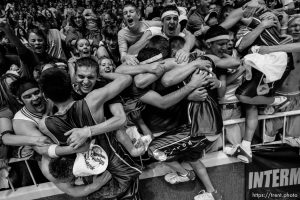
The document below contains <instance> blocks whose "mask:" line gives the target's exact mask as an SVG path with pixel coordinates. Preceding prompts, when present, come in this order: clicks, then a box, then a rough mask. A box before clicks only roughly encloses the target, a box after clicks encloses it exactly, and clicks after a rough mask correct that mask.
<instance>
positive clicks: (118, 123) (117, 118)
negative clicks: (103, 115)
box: [65, 103, 126, 149]
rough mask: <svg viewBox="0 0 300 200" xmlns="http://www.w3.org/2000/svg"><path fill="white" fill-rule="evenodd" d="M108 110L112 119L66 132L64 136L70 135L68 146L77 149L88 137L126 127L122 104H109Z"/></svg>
mask: <svg viewBox="0 0 300 200" xmlns="http://www.w3.org/2000/svg"><path fill="white" fill-rule="evenodd" d="M109 109H110V111H111V113H112V115H113V117H111V118H109V119H107V120H106V121H104V122H102V123H99V124H97V125H94V126H89V127H83V128H74V129H72V130H70V131H68V132H66V133H65V135H66V136H67V135H70V136H69V137H68V140H67V143H68V144H69V146H70V147H72V148H74V149H77V148H79V147H81V145H82V144H84V143H85V142H86V141H87V139H88V138H89V137H92V136H96V135H100V134H103V133H108V132H111V131H115V130H117V129H120V128H122V127H124V126H125V125H126V114H125V112H124V109H123V106H122V104H121V103H114V104H110V105H109Z"/></svg>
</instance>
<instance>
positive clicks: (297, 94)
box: [259, 15, 300, 147]
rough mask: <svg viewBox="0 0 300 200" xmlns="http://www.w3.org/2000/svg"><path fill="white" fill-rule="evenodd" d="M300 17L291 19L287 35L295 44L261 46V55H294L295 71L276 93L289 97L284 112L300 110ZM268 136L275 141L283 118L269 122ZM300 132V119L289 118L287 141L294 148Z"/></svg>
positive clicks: (295, 117)
mask: <svg viewBox="0 0 300 200" xmlns="http://www.w3.org/2000/svg"><path fill="white" fill-rule="evenodd" d="M299 31H300V15H294V16H291V17H290V18H289V23H288V31H287V33H288V34H289V35H291V36H292V37H293V41H294V43H292V44H285V45H277V46H261V47H260V48H259V53H261V54H266V53H272V52H277V51H285V52H288V53H292V55H293V58H294V59H293V61H294V69H293V70H292V71H291V73H290V74H289V76H288V77H287V78H286V80H285V81H284V82H283V84H282V86H281V87H280V88H279V89H278V90H277V91H276V93H277V94H278V95H283V96H285V97H287V99H288V100H289V101H290V104H289V105H288V106H287V107H286V108H285V109H283V110H282V111H292V110H299V109H300V90H299V87H300V77H299V73H300V64H299V62H298V60H299V59H300V43H299V42H300V37H299ZM266 127H267V129H266V135H267V136H269V137H268V138H269V140H270V141H273V140H274V139H275V136H276V133H278V130H279V129H280V128H282V127H283V121H282V118H277V119H272V120H268V121H267V126H266ZM299 130H300V117H299V116H292V117H289V118H288V122H287V129H286V136H288V138H287V139H286V141H287V142H288V143H289V144H291V145H292V146H297V147H299V146H300V143H299V140H298V139H299V137H300V135H299Z"/></svg>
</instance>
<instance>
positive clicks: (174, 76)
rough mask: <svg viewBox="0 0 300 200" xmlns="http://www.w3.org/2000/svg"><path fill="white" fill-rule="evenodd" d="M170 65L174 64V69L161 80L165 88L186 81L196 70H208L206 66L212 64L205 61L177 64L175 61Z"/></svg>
mask: <svg viewBox="0 0 300 200" xmlns="http://www.w3.org/2000/svg"><path fill="white" fill-rule="evenodd" d="M170 64H173V66H174V67H173V69H172V70H170V71H168V72H166V73H165V74H164V75H163V77H162V79H161V82H162V84H163V86H165V87H170V86H172V85H176V84H178V83H180V82H182V81H184V80H185V79H186V78H187V77H188V76H189V75H190V74H191V73H193V72H194V71H195V70H196V69H207V68H206V66H210V62H209V61H205V60H195V61H193V62H190V63H188V64H186V63H183V64H177V63H176V62H175V61H174V62H173V63H170Z"/></svg>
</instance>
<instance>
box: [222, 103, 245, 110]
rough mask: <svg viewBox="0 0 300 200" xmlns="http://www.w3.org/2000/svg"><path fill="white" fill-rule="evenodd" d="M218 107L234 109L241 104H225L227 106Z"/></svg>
mask: <svg viewBox="0 0 300 200" xmlns="http://www.w3.org/2000/svg"><path fill="white" fill-rule="evenodd" d="M220 106H221V108H222V109H236V108H238V107H240V106H241V103H240V102H235V103H227V104H221V105H220Z"/></svg>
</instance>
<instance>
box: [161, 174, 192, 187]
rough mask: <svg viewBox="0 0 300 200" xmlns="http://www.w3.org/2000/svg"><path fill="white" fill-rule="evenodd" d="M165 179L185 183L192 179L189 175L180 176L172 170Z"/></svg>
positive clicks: (169, 181)
mask: <svg viewBox="0 0 300 200" xmlns="http://www.w3.org/2000/svg"><path fill="white" fill-rule="evenodd" d="M165 181H167V182H168V183H170V184H177V183H184V182H188V181H190V179H189V177H188V176H180V175H179V174H177V173H176V172H172V173H169V174H166V175H165Z"/></svg>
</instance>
